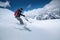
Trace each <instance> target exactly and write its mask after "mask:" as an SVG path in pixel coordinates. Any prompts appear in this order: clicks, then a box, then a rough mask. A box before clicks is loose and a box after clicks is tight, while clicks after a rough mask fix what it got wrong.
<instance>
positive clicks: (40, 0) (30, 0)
mask: <svg viewBox="0 0 60 40" xmlns="http://www.w3.org/2000/svg"><path fill="white" fill-rule="evenodd" d="M0 1H2V2H5V1H9V2H10V5H11V7H10V8H9V9H10V10H12V11H15V10H16V9H18V8H23V9H24V10H26V11H27V10H32V9H35V8H42V7H44V6H45V5H46V4H48V3H49V2H50V1H51V0H0Z"/></svg>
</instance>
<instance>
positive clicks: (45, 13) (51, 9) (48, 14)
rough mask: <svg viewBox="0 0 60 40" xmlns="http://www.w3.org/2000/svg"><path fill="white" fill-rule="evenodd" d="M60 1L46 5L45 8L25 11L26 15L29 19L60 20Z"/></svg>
mask: <svg viewBox="0 0 60 40" xmlns="http://www.w3.org/2000/svg"><path fill="white" fill-rule="evenodd" d="M59 3H60V0H52V1H51V2H50V3H48V4H46V5H45V6H44V7H43V8H37V9H33V10H29V11H25V12H24V13H25V15H26V16H28V17H29V18H35V19H37V20H47V19H60V4H59Z"/></svg>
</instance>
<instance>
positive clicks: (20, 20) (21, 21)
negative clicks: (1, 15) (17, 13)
mask: <svg viewBox="0 0 60 40" xmlns="http://www.w3.org/2000/svg"><path fill="white" fill-rule="evenodd" d="M16 18H17V20H18V21H19V22H20V24H22V25H23V24H24V23H23V20H22V19H21V18H20V17H16Z"/></svg>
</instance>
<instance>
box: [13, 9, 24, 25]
mask: <svg viewBox="0 0 60 40" xmlns="http://www.w3.org/2000/svg"><path fill="white" fill-rule="evenodd" d="M22 11H23V8H19V9H17V10H16V12H15V13H14V16H15V18H16V19H17V20H18V21H19V22H20V24H22V25H23V24H24V23H23V20H22V19H21V18H20V16H23V17H25V15H23V14H21V13H22Z"/></svg>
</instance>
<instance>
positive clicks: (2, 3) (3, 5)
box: [0, 1, 10, 7]
mask: <svg viewBox="0 0 60 40" xmlns="http://www.w3.org/2000/svg"><path fill="white" fill-rule="evenodd" d="M0 7H10V4H9V1H6V2H2V1H0Z"/></svg>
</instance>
